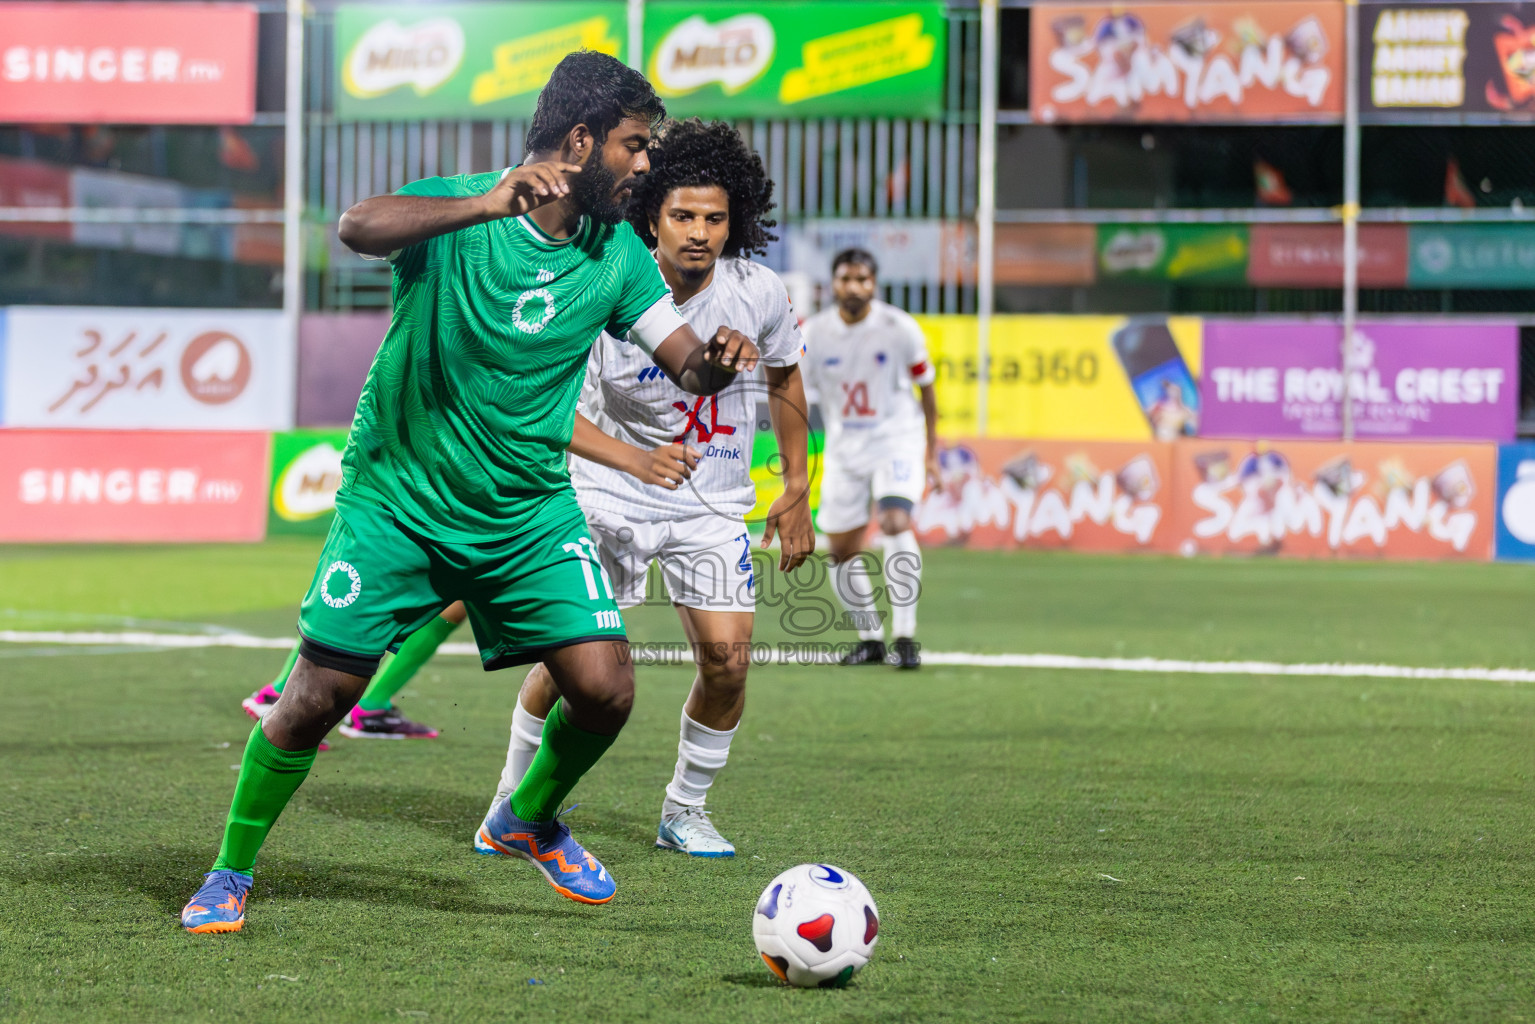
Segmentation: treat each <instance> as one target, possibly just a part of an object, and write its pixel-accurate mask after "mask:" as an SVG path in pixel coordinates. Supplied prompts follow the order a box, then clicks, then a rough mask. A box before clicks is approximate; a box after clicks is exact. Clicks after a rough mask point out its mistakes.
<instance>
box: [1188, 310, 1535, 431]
mask: <svg viewBox="0 0 1535 1024" xmlns="http://www.w3.org/2000/svg"><path fill="white" fill-rule="evenodd" d="M1342 338H1343V329H1342V327H1340V326H1338V325H1337V324H1330V323H1312V322H1306V321H1259V322H1253V321H1219V320H1209V321H1206V322H1205V329H1204V369H1205V372H1204V377H1203V380H1202V381H1201V384H1200V408H1201V411H1202V414H1203V423H1202V424H1201V426H1200V431H1199V432H1200V436H1203V437H1266V438H1282V437H1287V438H1337V437H1341V436H1342V431H1343V387H1344V381H1343V372H1342V368H1341V364H1342V353H1341V344H1342ZM1518 361H1519V329H1518V327H1517V326H1516V325H1514V324H1511V323H1509V324H1488V323H1439V324H1405V323H1372V324H1362V325H1360V327H1359V328H1358V330H1357V331H1356V332H1355V340H1354V345H1353V350H1352V353H1351V358H1350V363H1351V370H1350V373H1349V382H1348V386H1349V389H1350V393H1351V394H1352V396H1353V416H1354V432H1355V436H1356V437H1379V438H1394V439H1399V440H1400V439H1405V438H1414V439H1429V438H1445V439H1449V438H1454V439H1459V440H1488V441H1508V440H1512V439H1513V436H1514V423H1515V420H1516V419H1517V417H1518V398H1519V396H1518V390H1519V374H1518Z"/></svg>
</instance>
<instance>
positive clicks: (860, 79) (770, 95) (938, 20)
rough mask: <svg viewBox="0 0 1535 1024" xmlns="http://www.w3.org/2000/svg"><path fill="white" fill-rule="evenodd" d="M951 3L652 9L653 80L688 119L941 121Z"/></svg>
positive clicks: (648, 56)
mask: <svg viewBox="0 0 1535 1024" xmlns="http://www.w3.org/2000/svg"><path fill="white" fill-rule="evenodd" d="M947 28H948V22H947V21H946V19H945V16H944V5H943V4H941V3H838V2H826V3H792V2H790V3H761V2H758V3H708V2H704V3H699V2H688V0H679V2H671V0H657V2H654V3H647V4H646V5H645V74H646V76H647V77H648V78H649V79H650V81H651V82H652V84H654V85H655V87H656V91H657V92H659V93H660V94H661V97H662V98H663V99H665V100H666V107H667V110H668V111H669V112H671V113H673V114H676V115H678V116H681V117H688V116H692V115H695V114H696V115H699V116H702V117H732V118H734V117H853V116H866V115H868V114H870V113H871V112H876V111H877V112H878V113H879V116H881V117H938V116H940V115H942V113H943V98H944V68H945V59H944V58H945V55H946V53H947V50H948V36H947Z"/></svg>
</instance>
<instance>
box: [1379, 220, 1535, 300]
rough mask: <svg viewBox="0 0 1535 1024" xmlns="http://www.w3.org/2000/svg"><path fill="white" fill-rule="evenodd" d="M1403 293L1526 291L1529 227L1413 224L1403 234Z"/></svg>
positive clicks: (1531, 253) (1534, 229)
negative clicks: (1411, 290) (1406, 256)
mask: <svg viewBox="0 0 1535 1024" xmlns="http://www.w3.org/2000/svg"><path fill="white" fill-rule="evenodd" d="M1407 245H1408V250H1409V255H1410V262H1409V264H1408V267H1407V286H1408V287H1409V288H1528V287H1529V286H1530V282H1531V280H1535V226H1531V225H1527V224H1443V225H1440V224H1414V225H1412V226H1411V227H1410V228H1409V229H1408V232H1407Z"/></svg>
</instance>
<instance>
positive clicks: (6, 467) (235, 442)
mask: <svg viewBox="0 0 1535 1024" xmlns="http://www.w3.org/2000/svg"><path fill="white" fill-rule="evenodd" d="M266 480H267V435H266V434H264V433H238V432H229V431H225V432H220V433H206V434H204V433H194V432H190V431H163V432H162V431H89V432H87V431H79V430H5V431H0V542H3V543H28V544H36V543H53V542H57V541H113V542H116V541H162V542H196V541H257V540H260V539H261V538H262V534H263V533H264V531H265V529H266V500H265V497H266Z"/></svg>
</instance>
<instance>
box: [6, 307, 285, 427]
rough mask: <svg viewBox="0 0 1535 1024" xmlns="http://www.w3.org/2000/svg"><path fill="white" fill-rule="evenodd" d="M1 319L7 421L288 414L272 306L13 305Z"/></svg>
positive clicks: (112, 421) (262, 418)
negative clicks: (270, 308) (226, 307)
mask: <svg viewBox="0 0 1535 1024" xmlns="http://www.w3.org/2000/svg"><path fill="white" fill-rule="evenodd" d="M6 321H7V324H6V332H5V333H6V344H5V353H4V355H5V375H4V376H5V380H4V387H5V403H4V405H5V425H6V426H11V427H41V428H59V427H75V428H79V427H87V428H94V429H102V428H153V429H162V428H169V429H186V430H272V429H277V430H280V429H284V428H286V427H288V426H291V425H292V419H293V367H292V358H291V354H290V350H289V346H288V345H287V344H286V343H285V341H284V337H283V334H284V332H283V321H282V314H281V313H278V312H267V311H264V310H227V309H149V308H145V309H114V308H110V307H104V306H101V307H98V306H81V307H72V306H13V307H11V308H10V309H9V310H8V311H7V312H6Z"/></svg>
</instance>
